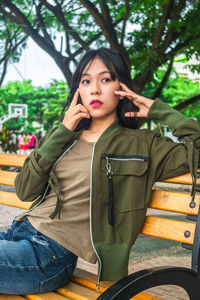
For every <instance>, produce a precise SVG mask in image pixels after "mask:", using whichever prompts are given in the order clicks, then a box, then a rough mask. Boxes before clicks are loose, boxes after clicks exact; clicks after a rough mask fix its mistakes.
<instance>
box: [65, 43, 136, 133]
mask: <svg viewBox="0 0 200 300" xmlns="http://www.w3.org/2000/svg"><path fill="white" fill-rule="evenodd" d="M96 57H98V58H100V59H101V60H102V61H103V63H104V64H105V65H106V67H107V68H108V70H109V71H110V74H111V78H112V79H113V80H115V79H116V77H117V78H118V80H119V81H120V82H122V83H124V84H126V85H127V87H128V88H129V89H131V90H132V91H134V89H133V86H132V82H131V76H130V71H129V68H128V66H127V65H126V63H125V61H124V58H123V56H122V55H121V53H119V52H118V51H115V50H112V49H109V48H100V49H98V50H90V51H88V52H87V53H85V55H84V56H83V57H82V59H81V60H80V62H79V63H78V65H77V68H76V71H75V73H74V75H73V78H72V83H71V89H70V94H69V97H68V99H67V102H66V104H65V106H64V107H63V110H62V114H61V120H62V119H63V115H64V110H65V108H66V106H67V105H68V104H69V103H71V101H72V99H73V97H74V94H75V92H76V90H77V89H78V87H79V83H80V80H81V75H82V72H83V70H84V69H85V67H86V66H87V65H88V64H89V63H90V62H91V63H92V61H93V60H94V59H95V58H96ZM78 103H81V104H82V101H81V97H80V96H79V99H78ZM128 111H138V108H137V106H135V105H134V104H133V103H132V102H131V101H130V100H129V99H128V98H124V99H123V101H119V104H118V107H117V117H118V120H119V124H120V125H121V126H124V127H128V128H133V129H135V128H137V127H138V121H137V118H127V117H125V116H124V114H125V113H126V112H128ZM90 122H91V119H82V120H81V121H80V122H79V125H78V126H77V128H76V130H80V129H83V128H87V127H89V124H90Z"/></svg>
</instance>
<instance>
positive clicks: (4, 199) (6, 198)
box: [0, 191, 32, 209]
mask: <svg viewBox="0 0 200 300" xmlns="http://www.w3.org/2000/svg"><path fill="white" fill-rule="evenodd" d="M0 204H2V205H7V206H12V207H18V208H22V209H29V208H30V206H31V204H32V202H23V201H21V200H20V199H19V198H18V197H17V195H16V194H15V193H11V192H4V191H0Z"/></svg>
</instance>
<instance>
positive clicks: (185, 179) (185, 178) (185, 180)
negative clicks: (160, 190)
mask: <svg viewBox="0 0 200 300" xmlns="http://www.w3.org/2000/svg"><path fill="white" fill-rule="evenodd" d="M198 172H200V169H198ZM164 182H174V183H182V184H192V177H191V174H190V173H186V174H184V175H181V176H177V177H172V178H169V179H166V180H164ZM197 184H199V185H200V178H197Z"/></svg>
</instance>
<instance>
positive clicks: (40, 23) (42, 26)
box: [35, 2, 54, 47]
mask: <svg viewBox="0 0 200 300" xmlns="http://www.w3.org/2000/svg"><path fill="white" fill-rule="evenodd" d="M35 6H36V14H37V19H38V24H39V27H40V28H41V30H42V32H43V35H44V38H45V39H46V41H48V42H49V44H51V45H52V46H53V47H54V44H53V42H52V40H51V37H50V35H49V34H48V32H47V30H46V26H45V24H44V21H43V17H42V15H41V7H42V3H41V2H40V3H39V5H36V4H35Z"/></svg>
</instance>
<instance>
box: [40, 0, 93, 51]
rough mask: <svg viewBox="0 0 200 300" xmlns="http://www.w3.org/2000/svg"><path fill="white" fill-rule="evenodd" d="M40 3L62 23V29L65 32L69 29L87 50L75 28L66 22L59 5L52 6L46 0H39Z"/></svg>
mask: <svg viewBox="0 0 200 300" xmlns="http://www.w3.org/2000/svg"><path fill="white" fill-rule="evenodd" d="M41 3H42V4H43V5H44V6H45V7H46V8H47V9H48V10H49V11H51V12H52V13H53V14H54V15H55V16H56V17H57V19H58V20H59V21H60V23H61V24H62V25H63V28H64V30H65V31H66V32H67V31H69V32H70V34H71V36H72V37H73V38H74V39H75V40H76V41H77V42H78V43H79V44H80V45H81V46H83V47H84V48H85V49H87V50H89V48H88V47H87V44H86V43H85V41H84V40H83V39H81V38H80V36H79V35H78V34H77V33H76V32H75V30H74V29H73V28H72V27H71V26H70V25H69V24H68V22H67V21H66V19H65V17H64V14H63V12H62V8H61V6H60V5H56V6H53V5H51V4H49V3H48V2H47V1H46V0H41Z"/></svg>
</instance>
